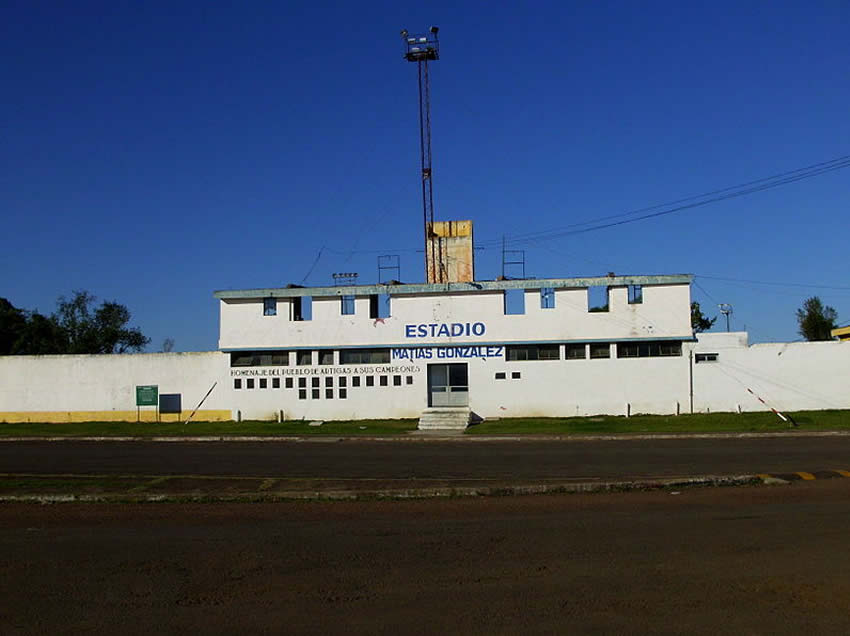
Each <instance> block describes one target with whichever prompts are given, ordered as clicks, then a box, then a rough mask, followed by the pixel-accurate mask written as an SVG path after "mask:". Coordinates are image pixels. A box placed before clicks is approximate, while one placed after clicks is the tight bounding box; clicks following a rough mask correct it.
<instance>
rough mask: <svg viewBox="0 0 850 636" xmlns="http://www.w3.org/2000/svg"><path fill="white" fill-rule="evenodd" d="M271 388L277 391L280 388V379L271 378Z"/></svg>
mask: <svg viewBox="0 0 850 636" xmlns="http://www.w3.org/2000/svg"><path fill="white" fill-rule="evenodd" d="M272 388H273V389H279V388H280V378H272Z"/></svg>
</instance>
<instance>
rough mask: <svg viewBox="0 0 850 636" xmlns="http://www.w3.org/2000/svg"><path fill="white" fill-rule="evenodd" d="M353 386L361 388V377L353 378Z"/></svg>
mask: <svg viewBox="0 0 850 636" xmlns="http://www.w3.org/2000/svg"><path fill="white" fill-rule="evenodd" d="M351 386H360V376H359V375H355V376H354V377H353V378H351Z"/></svg>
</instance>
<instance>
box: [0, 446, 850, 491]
mask: <svg viewBox="0 0 850 636" xmlns="http://www.w3.org/2000/svg"><path fill="white" fill-rule="evenodd" d="M834 469H844V470H850V437H846V436H845V437H788V438H744V439H685V440H683V439H675V440H657V439H656V440H618V441H595V442H590V441H581V442H578V441H521V442H516V441H511V442H507V441H497V442H483V441H461V442H435V441H416V442H412V441H397V442H393V441H381V442H368V441H339V442H337V441H326V442H304V443H298V442H269V443H250V442H243V443H228V442H204V443H185V444H184V443H147V442H123V443H122V442H97V443H96V442H61V443H53V442H14V443H0V473H36V474H63V473H68V474H144V475H175V474H183V475H186V474H193V475H234V476H261V477H288V478H318V479H323V478H324V479H331V478H342V479H413V478H415V479H455V480H458V479H460V480H462V479H488V480H498V481H502V482H504V481H511V480H514V481H518V482H529V481H534V480H574V479H575V480H582V479H584V480H586V479H628V478H635V477H638V478H640V477H679V476H688V475H704V474H714V475H733V474H755V473H787V472H795V471H809V472H815V471H820V470H834Z"/></svg>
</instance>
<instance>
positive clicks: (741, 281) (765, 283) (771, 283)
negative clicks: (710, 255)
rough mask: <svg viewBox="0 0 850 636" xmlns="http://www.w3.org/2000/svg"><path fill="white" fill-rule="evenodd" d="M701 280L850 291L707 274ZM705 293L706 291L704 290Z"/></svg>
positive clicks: (809, 284) (810, 284) (847, 289)
mask: <svg viewBox="0 0 850 636" xmlns="http://www.w3.org/2000/svg"><path fill="white" fill-rule="evenodd" d="M699 278H705V279H708V280H719V281H725V282H727V283H748V284H750V285H767V286H770V287H802V288H806V289H831V290H835V291H850V287H842V286H839V285H818V284H815V283H777V282H769V281H763V280H747V279H744V278H724V277H721V276H706V275H705V274H699ZM700 289H702V287H700ZM703 291H705V290H704V289H703Z"/></svg>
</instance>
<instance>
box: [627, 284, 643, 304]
mask: <svg viewBox="0 0 850 636" xmlns="http://www.w3.org/2000/svg"><path fill="white" fill-rule="evenodd" d="M642 302H643V287H641V286H640V285H629V304H630V305H639V304H640V303H642Z"/></svg>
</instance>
